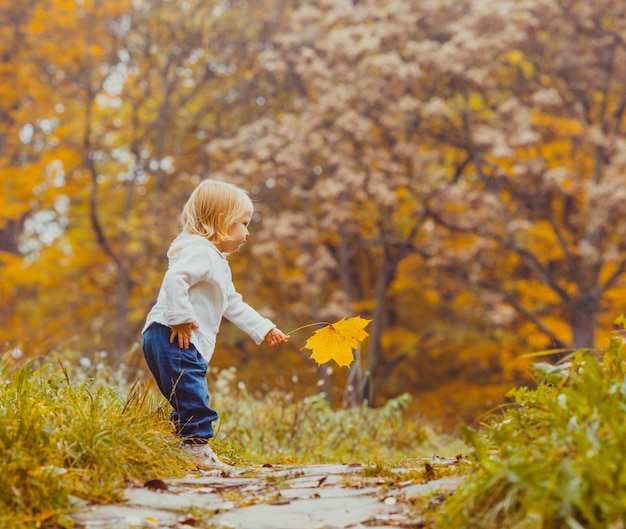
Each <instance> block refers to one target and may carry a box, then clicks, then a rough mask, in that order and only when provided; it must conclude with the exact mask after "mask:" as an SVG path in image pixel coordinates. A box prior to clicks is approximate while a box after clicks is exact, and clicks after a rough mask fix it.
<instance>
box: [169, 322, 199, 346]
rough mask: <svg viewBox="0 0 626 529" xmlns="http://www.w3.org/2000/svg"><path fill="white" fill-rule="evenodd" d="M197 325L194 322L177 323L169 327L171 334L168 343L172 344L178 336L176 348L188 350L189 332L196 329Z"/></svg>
mask: <svg viewBox="0 0 626 529" xmlns="http://www.w3.org/2000/svg"><path fill="white" fill-rule="evenodd" d="M198 327H199V325H198V324H197V323H196V322H195V321H194V322H191V323H179V324H177V325H170V329H172V333H171V334H170V343H174V340H175V339H176V336H178V347H180V348H181V349H189V342H190V341H191V331H192V330H193V329H197V328H198Z"/></svg>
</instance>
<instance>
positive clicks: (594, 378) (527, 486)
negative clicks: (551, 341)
mask: <svg viewBox="0 0 626 529" xmlns="http://www.w3.org/2000/svg"><path fill="white" fill-rule="evenodd" d="M534 372H535V375H536V377H537V387H536V388H535V389H529V388H519V389H517V390H514V391H512V392H511V393H510V394H509V396H510V398H511V399H512V400H513V403H512V404H510V405H508V406H506V407H505V408H504V409H503V411H502V413H501V414H500V415H499V416H498V417H491V418H490V419H489V420H488V421H487V426H488V427H487V428H486V429H485V431H481V432H480V433H478V432H476V431H474V430H472V429H469V428H467V429H466V430H465V437H466V442H467V443H468V444H469V446H470V453H471V455H472V456H473V458H474V459H475V461H476V470H475V473H474V474H473V475H472V476H471V477H470V478H469V479H468V480H467V482H466V484H465V485H464V486H463V487H462V488H461V489H460V490H459V491H458V492H457V494H455V495H454V497H453V498H451V499H450V500H449V501H448V502H447V505H446V509H445V512H444V514H443V516H442V518H443V519H444V520H445V523H446V524H448V525H445V526H449V527H456V528H460V529H463V528H470V527H471V528H494V529H495V528H498V529H506V528H515V529H557V528H559V529H560V528H568V529H583V528H585V529H596V528H597V529H600V528H602V529H606V528H614V529H617V528H622V527H624V520H626V379H625V366H624V345H623V342H622V340H621V339H620V338H619V337H617V336H615V337H614V338H613V339H612V341H611V345H610V349H609V350H608V351H606V352H604V353H603V354H601V353H598V352H590V351H578V352H576V353H574V354H572V355H571V356H570V357H569V358H568V359H566V361H564V362H562V363H561V364H559V365H556V366H553V365H550V364H546V363H541V364H537V365H535V368H534Z"/></svg>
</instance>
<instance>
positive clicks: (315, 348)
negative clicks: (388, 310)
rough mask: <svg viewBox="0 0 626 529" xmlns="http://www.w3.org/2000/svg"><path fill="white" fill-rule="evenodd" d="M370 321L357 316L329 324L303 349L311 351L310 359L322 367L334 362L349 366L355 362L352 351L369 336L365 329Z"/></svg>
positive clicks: (315, 333) (307, 342)
mask: <svg viewBox="0 0 626 529" xmlns="http://www.w3.org/2000/svg"><path fill="white" fill-rule="evenodd" d="M370 321H372V320H366V319H364V318H361V317H360V316H356V317H354V318H350V319H347V320H346V319H345V318H342V319H341V320H339V321H337V322H335V323H329V324H328V325H326V327H322V328H321V329H318V330H317V331H315V332H314V333H313V335H312V336H311V337H310V338H309V339H308V340H307V341H306V343H305V344H304V347H303V349H304V348H306V349H310V350H311V356H310V358H313V360H315V361H316V362H317V363H318V364H320V365H321V364H324V363H326V362H329V361H330V360H334V361H335V362H337V364H339V365H340V366H349V365H350V364H351V363H352V360H354V354H353V353H352V350H353V349H355V348H356V347H358V345H359V342H362V341H363V340H364V339H365V337H366V336H368V333H367V332H365V327H366V326H367V324H368V323H369V322H370Z"/></svg>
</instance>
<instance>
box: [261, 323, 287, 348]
mask: <svg viewBox="0 0 626 529" xmlns="http://www.w3.org/2000/svg"><path fill="white" fill-rule="evenodd" d="M265 341H266V342H267V343H269V344H270V345H271V346H272V347H276V346H277V345H280V344H281V343H285V342H288V341H289V335H288V334H285V333H284V332H283V331H281V330H280V329H277V328H276V327H274V328H273V329H272V330H271V331H270V332H268V333H267V334H266V335H265Z"/></svg>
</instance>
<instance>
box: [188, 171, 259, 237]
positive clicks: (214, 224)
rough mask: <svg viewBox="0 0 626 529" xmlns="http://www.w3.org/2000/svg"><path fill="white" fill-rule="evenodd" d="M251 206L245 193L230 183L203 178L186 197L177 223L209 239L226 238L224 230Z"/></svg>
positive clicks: (251, 207) (226, 232) (250, 201)
mask: <svg viewBox="0 0 626 529" xmlns="http://www.w3.org/2000/svg"><path fill="white" fill-rule="evenodd" d="M253 210H254V206H253V205H252V200H251V199H250V197H249V196H248V193H246V191H244V190H243V189H241V188H240V187H237V186H236V185H234V184H228V183H226V182H219V181H217V180H203V181H202V182H201V183H200V184H199V185H198V187H196V188H195V189H194V190H193V192H192V193H191V196H190V197H189V199H188V200H187V203H186V204H185V207H184V208H183V213H182V215H181V223H182V228H183V231H184V232H186V233H191V234H194V235H201V236H202V237H204V238H206V239H207V240H209V241H211V242H218V243H219V242H223V241H227V240H229V239H230V237H229V235H228V231H229V230H230V228H231V227H232V226H233V224H235V223H236V222H237V221H238V220H240V219H241V218H242V217H243V216H244V215H245V214H246V213H248V212H252V211H253Z"/></svg>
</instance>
